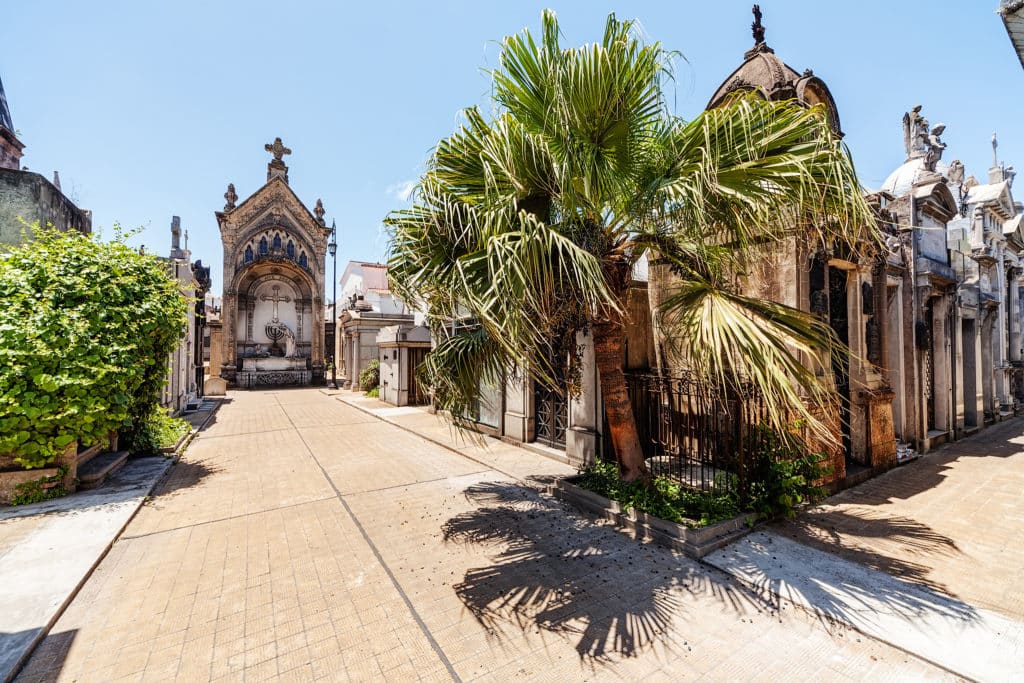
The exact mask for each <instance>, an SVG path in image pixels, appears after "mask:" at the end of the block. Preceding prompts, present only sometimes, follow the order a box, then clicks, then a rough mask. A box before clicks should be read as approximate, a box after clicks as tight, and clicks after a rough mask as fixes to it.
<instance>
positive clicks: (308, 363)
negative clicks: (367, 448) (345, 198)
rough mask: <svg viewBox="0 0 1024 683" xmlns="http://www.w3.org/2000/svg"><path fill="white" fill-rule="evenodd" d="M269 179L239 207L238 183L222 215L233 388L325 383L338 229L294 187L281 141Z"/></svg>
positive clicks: (227, 363) (224, 367)
mask: <svg viewBox="0 0 1024 683" xmlns="http://www.w3.org/2000/svg"><path fill="white" fill-rule="evenodd" d="M265 149H266V150H267V151H268V152H270V153H271V154H272V155H273V159H272V160H271V161H270V163H269V164H267V182H266V184H265V185H263V187H261V188H260V189H258V190H256V192H254V193H253V194H252V195H251V196H250V197H249V198H248V199H245V200H244V201H243V202H241V203H240V204H236V202H237V201H238V195H237V194H236V193H235V186H234V184H229V185H228V190H227V192H226V193H224V199H225V200H226V202H227V203H226V204H225V205H224V210H223V211H218V212H216V216H217V224H218V226H219V227H220V233H221V241H222V244H223V247H224V294H223V301H222V308H221V310H222V321H223V332H222V335H221V367H220V374H221V377H223V378H224V380H226V381H227V382H228V384H229V385H230V386H236V387H239V388H256V387H261V386H268V385H307V384H323V382H324V306H323V291H324V266H325V261H326V253H327V241H328V239H329V236H330V233H331V229H330V227H328V226H327V225H326V223H325V221H324V208H323V203H322V202H321V201H320V200H319V199H318V200H317V201H316V206H315V208H314V209H313V210H312V211H310V210H309V209H308V208H306V205H305V204H303V203H302V200H300V199H299V198H298V196H297V195H296V194H295V192H294V191H293V190H292V189H291V187H289V185H288V167H287V166H286V165H285V163H284V161H283V160H282V157H283V156H284V155H286V154H291V150H290V149H288V148H287V147H285V146H284V145H283V144H282V143H281V138H277V139H276V140H274V142H273V143H272V144H267V145H266V146H265Z"/></svg>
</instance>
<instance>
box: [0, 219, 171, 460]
mask: <svg viewBox="0 0 1024 683" xmlns="http://www.w3.org/2000/svg"><path fill="white" fill-rule="evenodd" d="M32 232H33V233H34V235H35V237H36V239H35V241H32V242H28V243H26V244H24V245H22V246H20V247H16V248H15V249H14V250H13V251H11V252H9V253H7V254H3V255H0V301H2V302H3V305H2V306H0V453H8V454H13V455H14V459H15V462H17V463H18V464H20V465H22V466H24V467H26V468H36V467H44V466H46V465H47V464H49V463H51V462H53V460H54V458H56V456H57V455H58V454H60V453H61V452H63V451H64V450H65V449H66V448H67V446H68V445H69V444H70V443H71V442H72V441H75V440H76V439H77V440H78V443H79V444H80V445H86V446H88V445H91V444H94V443H98V442H99V441H101V440H102V439H103V438H104V437H105V436H106V434H107V433H108V432H110V431H112V430H115V429H119V428H121V427H124V426H128V425H131V424H132V423H133V422H134V421H137V420H140V419H141V418H142V417H143V416H145V415H147V414H148V413H149V411H150V409H151V407H152V406H153V405H154V404H156V403H158V401H159V394H160V390H161V388H162V387H163V383H164V380H165V377H166V373H167V357H168V354H169V353H170V352H171V351H172V350H173V349H174V347H175V346H176V345H177V343H178V341H179V340H180V338H181V336H182V334H184V330H185V323H186V316H187V305H188V304H187V302H186V300H185V297H184V296H182V294H181V291H180V290H179V286H178V283H177V282H176V281H175V280H174V279H172V278H171V277H170V276H169V275H168V274H167V272H166V270H165V266H164V265H163V263H162V262H161V261H160V260H158V259H157V258H156V257H155V256H152V255H143V254H139V253H138V252H136V251H135V250H134V249H132V248H130V247H129V246H127V245H126V244H125V243H124V239H123V237H124V236H123V235H121V234H118V235H117V236H116V238H115V240H114V241H112V242H106V243H105V242H101V241H99V240H98V239H95V238H92V237H87V236H83V235H80V234H78V233H74V232H67V233H61V232H57V231H55V230H53V229H46V228H40V227H39V226H38V224H37V225H34V226H32Z"/></svg>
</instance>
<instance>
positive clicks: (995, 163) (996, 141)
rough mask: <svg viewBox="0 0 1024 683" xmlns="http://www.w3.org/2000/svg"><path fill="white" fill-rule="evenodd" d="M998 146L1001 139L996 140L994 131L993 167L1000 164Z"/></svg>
mask: <svg viewBox="0 0 1024 683" xmlns="http://www.w3.org/2000/svg"><path fill="white" fill-rule="evenodd" d="M998 148H999V141H998V140H996V134H995V133H992V168H995V167H996V166H998V165H999V160H998V152H997V151H996V150H997V149H998Z"/></svg>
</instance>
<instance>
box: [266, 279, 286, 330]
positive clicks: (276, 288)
mask: <svg viewBox="0 0 1024 683" xmlns="http://www.w3.org/2000/svg"><path fill="white" fill-rule="evenodd" d="M273 290H274V294H273V296H267V295H266V294H261V295H260V301H273V302H274V322H275V323H277V322H281V320H280V318H278V315H277V305H278V304H279V303H280V302H282V301H283V302H285V303H288V302H290V301H291V300H292V298H291V297H290V296H281V285H274V287H273Z"/></svg>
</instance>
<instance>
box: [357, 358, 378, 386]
mask: <svg viewBox="0 0 1024 683" xmlns="http://www.w3.org/2000/svg"><path fill="white" fill-rule="evenodd" d="M379 385H380V361H379V360H377V359H376V358H374V359H373V360H371V361H370V362H369V363H367V364H366V367H365V368H363V369H362V372H360V373H359V388H360V389H362V390H363V391H365V392H367V393H369V392H371V391H373V390H374V389H376V388H377V387H378V386H379Z"/></svg>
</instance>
